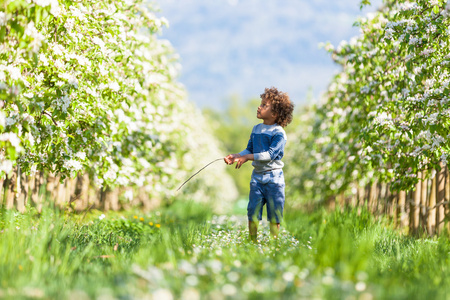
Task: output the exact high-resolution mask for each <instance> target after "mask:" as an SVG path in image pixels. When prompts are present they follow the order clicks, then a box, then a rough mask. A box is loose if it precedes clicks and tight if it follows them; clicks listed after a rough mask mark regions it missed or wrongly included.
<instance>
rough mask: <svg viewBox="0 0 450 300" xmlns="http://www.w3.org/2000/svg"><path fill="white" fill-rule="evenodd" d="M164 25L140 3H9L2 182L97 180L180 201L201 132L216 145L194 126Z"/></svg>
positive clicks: (1, 111)
mask: <svg viewBox="0 0 450 300" xmlns="http://www.w3.org/2000/svg"><path fill="white" fill-rule="evenodd" d="M164 25H167V20H165V19H164V18H157V17H156V16H155V15H154V13H153V12H152V7H150V8H149V7H148V6H145V5H143V3H142V1H139V0H138V1H134V0H123V1H96V0H94V1H78V2H73V1H57V0H33V1H30V0H28V1H9V0H6V1H2V2H1V4H0V100H1V103H0V147H1V149H2V153H1V157H0V172H1V174H3V176H4V175H7V174H10V173H11V172H13V168H14V167H16V168H19V170H20V172H22V173H26V174H33V173H35V172H36V171H42V172H47V173H55V174H59V175H61V176H62V178H64V177H69V176H71V177H73V176H75V175H76V174H77V173H79V172H88V173H89V174H90V176H91V178H93V179H94V181H95V183H96V184H97V186H99V187H101V186H110V187H113V186H136V187H140V186H143V185H146V186H151V187H152V188H151V193H154V194H155V195H165V196H167V195H169V196H170V195H173V194H174V192H173V190H174V187H175V186H176V185H177V184H178V183H179V182H180V180H181V179H182V178H183V177H184V176H186V175H187V174H188V173H189V172H190V171H192V169H193V168H194V166H192V164H189V163H186V159H187V158H188V157H191V156H192V152H194V149H195V148H196V147H198V146H199V143H197V144H196V143H195V142H194V143H192V142H188V140H189V138H190V136H191V133H192V132H195V131H197V132H203V135H204V136H205V137H206V138H209V139H210V140H211V143H212V144H214V143H215V141H214V138H213V137H212V135H211V133H209V132H204V130H203V129H200V128H199V127H198V126H196V125H197V124H193V123H192V120H195V119H196V118H200V117H201V116H200V114H199V113H198V112H197V111H195V110H194V109H193V108H191V105H190V104H189V103H188V102H187V101H186V100H185V98H186V95H185V92H184V89H183V87H182V86H181V85H180V84H179V83H177V81H176V77H177V74H178V70H179V64H178V57H177V55H176V54H175V53H174V51H173V49H172V47H171V45H170V43H169V42H167V41H165V40H161V39H159V38H158V37H157V33H158V32H160V30H161V27H162V26H164ZM188 121H190V122H188ZM209 155H212V154H209ZM193 156H194V157H193V159H196V158H198V157H196V156H195V154H194V155H193ZM206 158H208V156H206ZM223 176H227V175H226V174H225V173H223Z"/></svg>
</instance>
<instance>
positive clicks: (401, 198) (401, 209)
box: [396, 191, 406, 227]
mask: <svg viewBox="0 0 450 300" xmlns="http://www.w3.org/2000/svg"><path fill="white" fill-rule="evenodd" d="M405 203H406V192H405V191H400V192H398V205H397V213H396V214H397V218H398V224H399V225H400V227H403V226H405Z"/></svg>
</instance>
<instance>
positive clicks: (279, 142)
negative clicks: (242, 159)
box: [254, 134, 286, 161]
mask: <svg viewBox="0 0 450 300" xmlns="http://www.w3.org/2000/svg"><path fill="white" fill-rule="evenodd" d="M284 145H286V139H285V138H284V135H283V134H277V135H275V136H274V137H273V139H272V141H271V143H270V146H269V149H268V150H267V151H264V152H260V153H254V160H257V161H271V160H274V159H275V157H277V155H278V154H279V153H280V152H281V151H283V149H284Z"/></svg>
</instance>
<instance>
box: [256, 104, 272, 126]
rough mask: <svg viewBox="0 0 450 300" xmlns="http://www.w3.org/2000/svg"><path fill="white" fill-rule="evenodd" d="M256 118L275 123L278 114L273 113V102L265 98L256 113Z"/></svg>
mask: <svg viewBox="0 0 450 300" xmlns="http://www.w3.org/2000/svg"><path fill="white" fill-rule="evenodd" d="M256 117H257V118H258V119H261V120H264V121H269V122H271V121H273V122H275V119H276V114H275V113H274V112H273V111H272V103H271V101H269V100H267V99H265V98H263V99H261V104H260V105H259V107H258V110H257V112H256Z"/></svg>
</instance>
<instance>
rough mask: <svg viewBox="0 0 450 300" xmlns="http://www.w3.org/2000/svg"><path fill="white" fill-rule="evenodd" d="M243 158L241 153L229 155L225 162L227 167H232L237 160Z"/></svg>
mask: <svg viewBox="0 0 450 300" xmlns="http://www.w3.org/2000/svg"><path fill="white" fill-rule="evenodd" d="M239 157H241V156H240V155H239V153H236V154H230V155H227V156H226V157H225V158H224V159H223V160H224V161H225V163H226V164H227V165H232V164H234V162H235V161H236V159H237V158H239Z"/></svg>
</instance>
